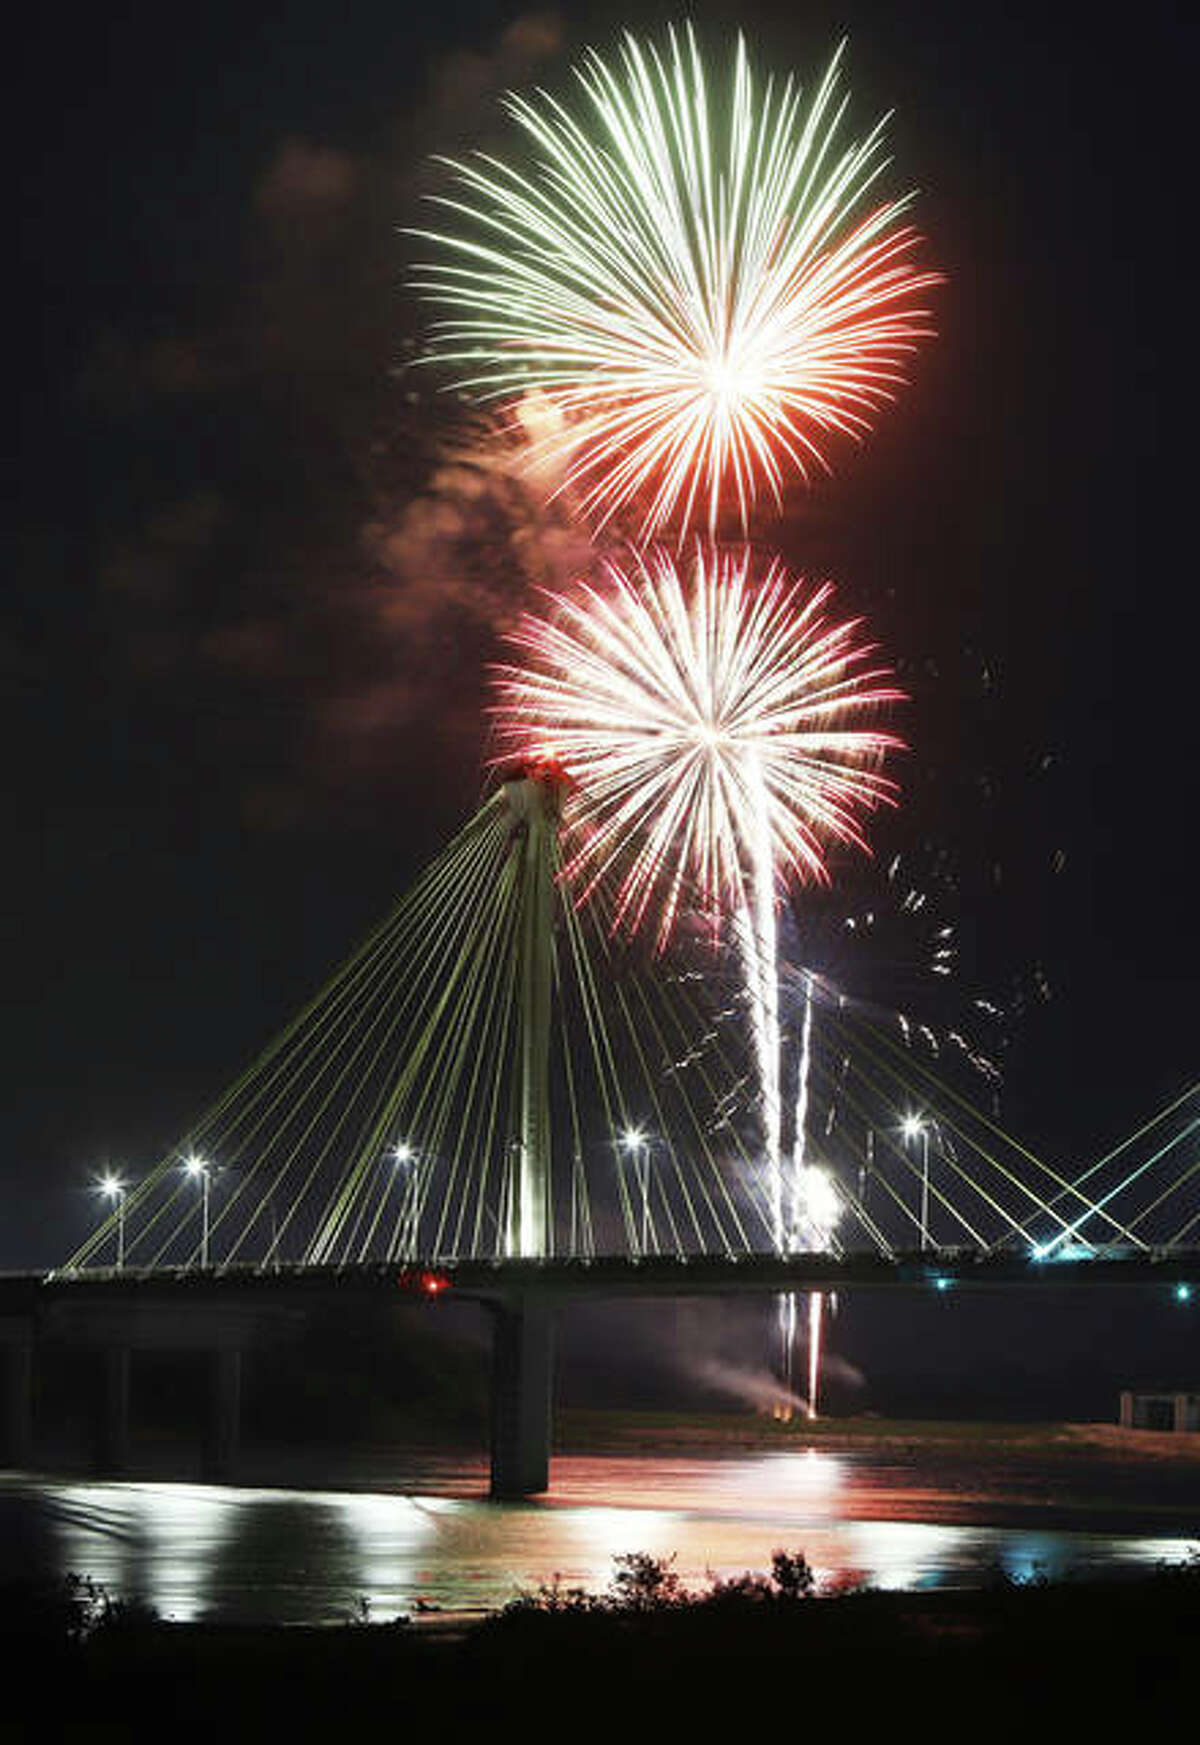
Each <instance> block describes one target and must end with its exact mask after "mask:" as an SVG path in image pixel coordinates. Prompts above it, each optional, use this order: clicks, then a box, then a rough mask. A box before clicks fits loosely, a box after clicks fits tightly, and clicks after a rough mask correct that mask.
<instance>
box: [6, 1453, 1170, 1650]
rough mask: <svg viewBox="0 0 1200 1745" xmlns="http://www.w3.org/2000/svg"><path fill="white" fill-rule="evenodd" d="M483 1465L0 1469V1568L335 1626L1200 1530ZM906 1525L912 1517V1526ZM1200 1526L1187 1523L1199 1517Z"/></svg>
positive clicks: (911, 1567)
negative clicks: (797, 1555) (325, 1486)
mask: <svg viewBox="0 0 1200 1745" xmlns="http://www.w3.org/2000/svg"><path fill="white" fill-rule="evenodd" d="M483 1484H484V1474H483V1472H482V1470H481V1469H480V1468H479V1467H478V1466H466V1465H463V1464H462V1463H459V1464H457V1465H456V1464H455V1463H453V1462H447V1461H444V1460H443V1461H440V1462H438V1461H430V1462H428V1463H426V1466H425V1468H424V1469H423V1470H419V1471H415V1472H414V1473H413V1474H412V1476H411V1478H410V1479H409V1480H408V1481H407V1482H406V1483H405V1486H404V1489H403V1490H402V1491H397V1490H395V1489H391V1490H383V1489H379V1490H368V1491H363V1490H321V1491H314V1490H295V1489H288V1490H282V1489H268V1488H256V1489H253V1490H249V1489H235V1488H229V1487H218V1486H207V1485H192V1484H159V1483H115V1482H81V1481H58V1480H51V1479H45V1478H39V1477H32V1476H28V1477H25V1476H22V1475H19V1474H18V1475H11V1476H9V1477H7V1478H4V1479H2V1480H0V1580H5V1581H11V1580H13V1579H25V1578H28V1577H30V1576H31V1575H35V1574H37V1575H40V1576H42V1577H43V1578H46V1579H50V1580H61V1579H63V1578H65V1576H66V1574H67V1573H68V1572H74V1573H76V1574H80V1575H86V1576H90V1577H91V1578H93V1579H94V1580H95V1581H98V1582H101V1583H103V1585H104V1586H105V1588H106V1589H107V1590H108V1591H109V1592H110V1593H111V1594H113V1595H116V1596H119V1597H122V1598H126V1599H137V1600H141V1601H145V1602H147V1603H148V1604H150V1605H152V1606H153V1607H154V1608H155V1609H156V1610H157V1611H158V1612H159V1613H160V1615H162V1616H164V1617H167V1618H172V1619H176V1620H178V1621H181V1622H183V1621H188V1620H193V1619H199V1618H213V1619H215V1618H220V1619H228V1620H239V1621H246V1622H271V1623H326V1622H328V1623H335V1622H338V1621H340V1620H344V1619H346V1618H348V1617H351V1616H355V1615H358V1616H362V1615H364V1614H365V1615H367V1616H369V1617H370V1618H371V1619H373V1620H377V1621H381V1622H382V1621H385V1620H387V1619H389V1618H393V1617H395V1616H397V1615H398V1614H400V1613H413V1612H414V1611H416V1612H417V1613H424V1612H427V1613H428V1614H429V1615H433V1614H434V1613H437V1614H445V1613H459V1612H461V1613H476V1612H479V1611H482V1610H486V1609H490V1608H493V1607H496V1606H499V1605H502V1604H504V1603H505V1601H507V1600H509V1599H511V1598H512V1597H513V1596H514V1595H515V1594H516V1593H517V1592H518V1591H519V1590H520V1589H522V1588H529V1587H532V1586H536V1585H537V1584H539V1583H542V1582H548V1581H550V1580H551V1579H552V1578H553V1577H554V1576H555V1575H558V1576H559V1577H560V1578H561V1579H562V1581H563V1582H564V1583H567V1584H570V1585H579V1586H582V1587H586V1588H589V1589H592V1590H599V1589H601V1588H603V1587H604V1586H605V1585H606V1583H607V1582H608V1580H609V1578H610V1576H611V1574H612V1570H613V1559H614V1557H616V1556H618V1555H620V1554H622V1553H627V1552H639V1551H640V1552H649V1553H652V1554H653V1555H655V1556H658V1557H670V1558H673V1559H674V1567H675V1569H676V1570H677V1571H678V1573H679V1574H680V1575H681V1576H682V1577H683V1579H684V1580H685V1581H686V1582H688V1583H689V1584H700V1583H702V1582H703V1581H704V1579H705V1578H706V1576H707V1575H708V1574H709V1573H712V1574H715V1575H722V1576H728V1575H733V1574H739V1573H741V1572H742V1571H744V1570H748V1569H750V1570H765V1569H767V1568H768V1567H769V1565H770V1559H771V1552H772V1550H774V1549H775V1548H776V1547H777V1546H783V1547H785V1548H787V1549H789V1550H802V1551H803V1552H804V1553H805V1555H806V1556H807V1558H808V1560H809V1562H810V1563H811V1564H812V1565H813V1567H814V1569H815V1570H816V1572H817V1575H818V1579H819V1582H820V1584H821V1586H822V1587H823V1588H824V1589H826V1590H828V1591H832V1590H834V1589H837V1588H839V1587H846V1586H853V1585H862V1584H866V1583H869V1584H871V1585H873V1586H876V1587H881V1588H915V1587H926V1586H957V1587H966V1586H974V1585H978V1584H980V1583H981V1582H984V1581H988V1580H995V1579H996V1575H997V1571H1004V1572H1005V1573H1006V1574H1007V1575H1008V1576H1010V1577H1012V1578H1014V1579H1018V1580H1024V1579H1029V1578H1030V1577H1036V1576H1038V1575H1041V1574H1045V1575H1046V1576H1048V1577H1051V1578H1055V1577H1061V1576H1068V1575H1085V1574H1097V1573H1105V1572H1116V1571H1127V1572H1130V1573H1133V1572H1134V1571H1137V1570H1147V1569H1149V1568H1151V1567H1153V1565H1154V1564H1156V1563H1158V1562H1160V1561H1163V1560H1165V1561H1169V1562H1174V1561H1178V1560H1180V1559H1182V1558H1184V1557H1185V1556H1186V1555H1187V1554H1188V1552H1189V1549H1190V1547H1191V1545H1193V1544H1194V1543H1195V1540H1196V1538H1197V1537H1198V1536H1200V1534H1193V1536H1192V1538H1191V1539H1188V1538H1186V1537H1181V1536H1180V1534H1179V1532H1178V1529H1175V1530H1164V1529H1162V1528H1159V1529H1157V1530H1154V1531H1151V1532H1130V1531H1111V1530H1107V1528H1106V1527H1105V1526H1104V1525H1103V1524H1101V1523H1098V1522H1097V1521H1095V1520H1094V1519H1090V1520H1089V1521H1088V1527H1087V1530H1080V1528H1079V1527H1078V1526H1077V1525H1072V1526H1064V1525H1063V1524H1062V1522H1061V1519H1060V1513H1061V1512H1056V1511H1054V1510H1053V1509H1049V1510H1048V1509H1046V1508H1044V1507H1038V1506H1036V1505H1035V1504H1031V1503H1029V1502H1026V1503H1022V1502H1021V1501H1020V1500H1019V1499H1015V1500H1014V1499H1011V1498H1010V1500H1009V1502H1008V1503H1007V1504H1006V1505H1002V1506H1001V1507H999V1509H998V1508H997V1506H996V1504H995V1501H994V1499H993V1500H992V1501H991V1502H990V1503H989V1502H987V1501H986V1499H983V1498H981V1497H980V1496H977V1495H975V1494H973V1493H972V1490H971V1487H970V1486H969V1485H968V1486H965V1487H964V1485H963V1483H962V1481H961V1479H960V1478H956V1479H954V1480H953V1481H952V1482H943V1483H941V1484H939V1482H938V1481H937V1479H936V1478H935V1479H934V1480H933V1481H930V1479H929V1478H928V1477H927V1476H926V1475H925V1474H920V1475H919V1474H918V1473H917V1472H916V1471H915V1470H910V1471H904V1470H898V1469H897V1468H896V1467H895V1466H894V1465H887V1464H886V1463H884V1462H881V1461H879V1460H877V1459H873V1458H871V1457H864V1456H861V1455H858V1454H845V1455H843V1454H833V1453H828V1452H825V1451H823V1450H822V1451H818V1450H805V1451H798V1452H795V1453H792V1452H786V1453H774V1452H772V1453H754V1454H747V1455H744V1456H728V1457H722V1458H715V1457H706V1458H676V1457H664V1458H645V1457H639V1458H631V1457H611V1456H610V1457H604V1458H597V1457H589V1458H583V1457H564V1458H561V1459H559V1460H557V1461H556V1462H555V1466H554V1489H553V1493H552V1495H551V1497H550V1498H549V1499H546V1500H544V1501H538V1502H531V1503H522V1504H505V1505H497V1504H494V1503H490V1502H488V1501H487V1500H486V1499H485V1498H484V1497H483V1495H482V1494H481V1492H482V1488H483ZM914 1517H916V1518H914ZM1198 1527H1200V1517H1198Z"/></svg>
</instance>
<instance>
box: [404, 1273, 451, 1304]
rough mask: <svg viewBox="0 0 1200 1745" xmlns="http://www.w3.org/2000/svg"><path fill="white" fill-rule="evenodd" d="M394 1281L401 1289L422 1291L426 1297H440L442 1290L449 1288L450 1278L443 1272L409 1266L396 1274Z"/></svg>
mask: <svg viewBox="0 0 1200 1745" xmlns="http://www.w3.org/2000/svg"><path fill="white" fill-rule="evenodd" d="M396 1283H397V1284H398V1285H399V1286H400V1289H401V1290H402V1291H424V1293H425V1295H426V1296H427V1297H440V1296H441V1294H442V1292H443V1291H448V1290H449V1289H450V1280H449V1279H448V1278H447V1277H446V1275H445V1273H444V1272H429V1271H427V1270H426V1269H425V1268H417V1267H411V1266H406V1267H405V1268H404V1270H403V1271H402V1272H398V1273H397V1274H396Z"/></svg>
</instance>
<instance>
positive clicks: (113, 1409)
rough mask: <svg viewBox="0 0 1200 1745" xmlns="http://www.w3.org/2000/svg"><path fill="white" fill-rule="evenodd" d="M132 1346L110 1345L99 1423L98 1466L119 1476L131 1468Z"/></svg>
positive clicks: (97, 1436) (102, 1382) (97, 1440)
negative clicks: (130, 1379) (130, 1375)
mask: <svg viewBox="0 0 1200 1745" xmlns="http://www.w3.org/2000/svg"><path fill="white" fill-rule="evenodd" d="M129 1365H130V1350H129V1347H128V1345H110V1346H109V1347H108V1349H107V1350H106V1351H105V1353H104V1374H103V1377H102V1380H101V1392H100V1410H99V1414H98V1422H97V1426H96V1431H97V1434H96V1466H97V1469H98V1470H99V1471H100V1472H104V1473H110V1474H112V1475H113V1476H118V1475H119V1474H121V1473H123V1472H127V1471H128V1469H129Z"/></svg>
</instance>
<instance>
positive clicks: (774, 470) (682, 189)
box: [416, 28, 939, 541]
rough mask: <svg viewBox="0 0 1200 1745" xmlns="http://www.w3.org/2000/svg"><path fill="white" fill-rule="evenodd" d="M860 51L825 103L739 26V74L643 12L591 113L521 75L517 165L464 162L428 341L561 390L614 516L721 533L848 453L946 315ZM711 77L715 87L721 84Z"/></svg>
mask: <svg viewBox="0 0 1200 1745" xmlns="http://www.w3.org/2000/svg"><path fill="white" fill-rule="evenodd" d="M841 58H842V50H841V48H839V49H838V50H837V52H836V53H835V54H834V56H833V59H832V61H831V62H830V65H829V68H828V70H827V71H826V73H825V75H824V77H823V79H822V80H821V81H820V82H819V83H818V84H817V86H816V88H815V90H814V91H813V92H812V94H811V96H810V97H809V98H808V99H807V100H805V99H804V97H803V95H802V92H801V90H800V87H799V85H798V84H797V83H796V82H795V81H794V80H793V79H791V78H788V79H786V80H784V81H783V82H782V83H779V82H776V81H775V80H773V79H770V78H768V79H767V80H765V81H764V82H759V81H756V79H755V77H754V75H753V73H752V71H751V67H750V62H749V58H748V56H747V53H746V49H745V44H744V43H743V41H742V40H741V38H740V37H739V39H738V42H737V46H736V52H735V53H734V55H733V57H732V80H731V83H730V86H729V88H728V91H726V90H725V89H722V88H721V86H722V83H723V81H721V80H714V79H712V78H710V76H709V74H708V73H707V72H706V70H705V67H704V63H703V60H702V58H701V55H700V52H699V49H698V47H697V44H696V41H695V38H694V36H693V33H692V31H691V29H690V28H687V29H685V30H684V31H683V32H682V33H681V34H678V35H677V34H676V33H675V32H674V31H672V32H670V33H669V34H668V37H667V41H666V44H665V46H664V47H663V48H662V49H660V48H659V47H657V46H656V45H655V44H654V43H643V42H640V41H639V40H637V39H636V38H635V37H633V36H630V35H626V37H625V38H624V42H623V44H622V47H621V49H620V52H619V54H618V56H617V58H616V61H615V63H614V64H613V65H611V66H610V65H609V64H608V63H606V62H605V61H604V60H602V59H601V58H600V56H599V55H597V54H596V53H595V52H589V53H588V54H587V56H586V57H585V58H584V61H583V63H582V65H581V66H579V67H578V68H576V71H575V78H576V88H577V94H578V96H579V98H581V99H582V101H581V103H580V104H579V105H578V110H577V111H576V110H573V109H572V108H570V107H568V106H567V104H565V103H563V102H561V101H559V100H558V99H557V98H555V97H552V96H550V95H548V94H547V93H545V92H539V93H538V94H537V96H536V97H535V98H525V97H519V96H512V95H510V96H509V97H508V98H507V99H506V107H507V109H508V111H509V114H510V115H511V116H512V118H513V119H514V121H515V122H516V124H517V126H518V127H519V129H520V131H521V135H522V144H523V148H524V156H523V158H522V159H520V160H518V161H517V162H516V163H508V162H504V161H501V160H499V159H497V158H495V157H491V156H485V155H483V154H477V155H476V156H475V157H474V158H472V159H471V160H470V161H468V162H466V163H460V162H454V161H452V160H446V162H447V165H448V168H449V170H450V171H451V172H452V174H453V176H454V179H455V182H456V184H457V186H456V189H455V191H454V193H453V194H448V195H446V196H444V197H441V198H440V199H439V201H438V204H439V205H440V206H441V207H442V208H443V209H444V211H445V212H446V213H447V214H449V215H450V217H449V220H448V223H447V228H445V229H443V230H439V231H434V230H428V231H419V232H417V234H418V235H419V236H421V237H422V238H424V239H425V240H426V241H430V242H433V243H434V244H436V245H437V249H438V254H437V256H436V258H434V259H433V260H431V261H427V262H425V263H424V264H423V265H421V266H420V267H418V268H417V269H416V283H417V286H418V288H419V289H420V290H421V291H423V292H424V294H425V295H426V296H427V298H428V299H429V300H431V301H432V302H434V303H435V304H437V305H438V306H439V307H440V308H441V309H442V310H444V311H445V313H444V315H443V316H442V318H441V319H440V320H439V321H438V322H437V323H436V324H435V326H434V328H433V332H432V336H431V346H430V350H431V356H432V358H433V359H435V360H440V361H441V362H442V363H444V364H445V365H446V366H447V367H448V369H449V371H450V372H451V373H452V375H453V377H454V379H455V381H456V383H457V385H458V386H459V387H460V388H461V389H463V390H465V391H466V392H469V393H471V394H474V395H477V396H479V397H481V398H485V399H491V400H494V401H497V402H499V403H501V404H505V403H508V402H511V401H515V400H519V398H520V397H521V396H522V395H523V394H525V393H526V392H528V391H529V390H531V389H536V390H540V391H541V392H542V393H544V394H545V395H546V396H547V397H548V399H549V400H550V401H551V402H552V403H553V404H554V405H555V406H556V407H557V408H558V409H559V410H560V411H561V413H562V414H563V417H564V421H565V422H564V429H563V430H562V432H561V433H558V434H552V435H549V436H547V438H546V442H547V443H548V444H549V445H550V446H551V447H552V448H553V449H554V451H555V454H556V456H557V459H558V462H559V463H560V464H561V468H562V471H563V475H564V477H565V480H566V482H567V484H568V485H569V486H570V487H571V488H572V490H574V491H577V492H578V494H579V499H580V503H581V506H582V509H583V511H584V513H585V514H586V515H587V516H588V517H589V518H590V519H591V521H592V522H593V524H595V525H596V526H598V527H602V526H604V525H605V524H606V523H607V522H609V521H610V520H611V519H612V518H613V516H615V515H618V514H622V513H628V514H631V515H632V516H633V517H634V518H635V519H636V522H637V525H638V526H639V529H640V533H641V536H642V537H643V538H649V537H653V536H654V535H656V534H658V533H659V532H661V530H663V529H664V528H665V527H666V526H667V525H668V524H673V525H675V526H676V527H677V529H678V534H679V538H680V540H681V541H682V539H683V538H684V536H685V534H686V532H687V531H688V529H689V528H695V527H697V526H707V527H708V529H709V530H710V531H714V530H715V528H716V526H717V523H718V520H719V518H720V516H721V514H722V512H723V511H724V510H731V511H734V512H735V513H736V515H737V516H738V517H739V519H740V523H741V526H742V528H743V530H744V529H745V528H746V526H747V524H748V519H749V515H750V510H751V507H752V505H753V504H754V502H755V500H756V499H757V497H758V496H759V495H760V494H761V493H762V492H763V491H764V490H765V491H766V492H767V494H768V495H769V496H771V497H772V498H773V499H774V500H775V502H776V503H777V504H779V503H780V502H781V501H782V492H783V487H784V484H785V482H786V480H787V479H788V478H794V477H796V476H799V477H800V478H803V479H808V478H810V477H811V475H812V473H813V472H814V470H816V471H822V472H827V471H828V470H829V463H828V458H827V450H828V449H829V447H830V446H831V439H836V438H838V437H849V438H853V439H861V438H862V437H863V436H864V435H865V434H866V432H867V431H868V429H869V427H870V422H871V418H872V415H873V414H874V413H875V412H876V411H877V410H878V409H879V407H880V406H881V405H883V404H884V403H886V402H887V401H889V400H891V399H892V398H893V397H894V395H895V393H896V391H897V389H898V388H899V387H900V386H901V385H902V383H903V380H904V374H903V372H904V366H905V361H906V359H907V357H908V355H909V354H910V353H911V352H912V351H913V350H914V349H915V347H916V345H917V343H918V342H919V341H920V340H921V339H923V338H925V337H927V336H928V335H929V334H930V332H931V328H930V320H929V313H928V310H927V309H926V308H925V307H924V300H925V293H926V292H927V291H928V290H929V289H930V287H931V286H933V285H934V284H936V283H937V282H938V280H939V275H937V274H936V273H931V272H927V271H922V270H920V269H919V268H918V266H917V265H916V264H915V263H914V260H913V255H914V252H915V251H916V249H917V246H918V243H919V241H920V239H919V237H918V236H917V235H916V233H915V231H914V230H913V229H912V228H911V227H910V226H909V225H908V224H907V223H905V222H904V216H905V213H906V211H907V208H908V206H909V204H910V200H911V196H909V195H901V196H899V197H891V198H889V197H886V196H884V195H883V194H882V193H881V191H880V183H881V178H882V176H883V172H884V171H885V169H886V168H887V163H888V160H887V157H886V155H885V144H884V134H883V130H884V121H882V120H881V121H879V122H877V123H876V125H875V126H874V127H872V128H871V129H870V131H869V132H867V133H866V134H864V135H863V136H862V137H860V138H853V139H852V138H848V137H847V136H846V134H845V128H844V123H845V117H846V108H847V102H848V98H847V97H846V96H845V95H844V94H843V93H842V89H841V86H842V68H841ZM710 93H711V94H710Z"/></svg>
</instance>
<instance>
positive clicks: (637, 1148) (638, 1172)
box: [621, 1127, 650, 1254]
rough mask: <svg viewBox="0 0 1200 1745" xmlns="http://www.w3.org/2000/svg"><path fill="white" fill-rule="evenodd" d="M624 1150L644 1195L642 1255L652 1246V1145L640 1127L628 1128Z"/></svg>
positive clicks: (624, 1139) (622, 1140)
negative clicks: (631, 1159) (629, 1157)
mask: <svg viewBox="0 0 1200 1745" xmlns="http://www.w3.org/2000/svg"><path fill="white" fill-rule="evenodd" d="M621 1147H622V1150H624V1151H627V1152H629V1153H630V1155H631V1156H632V1158H633V1175H634V1180H635V1181H636V1182H637V1183H638V1185H639V1187H640V1188H641V1194H642V1233H641V1237H640V1238H639V1249H640V1252H641V1253H642V1254H645V1252H646V1250H647V1249H648V1248H649V1246H650V1144H649V1140H648V1139H647V1137H646V1135H645V1134H644V1133H643V1132H642V1130H641V1128H640V1127H627V1128H626V1129H625V1131H624V1133H622V1135H621Z"/></svg>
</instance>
